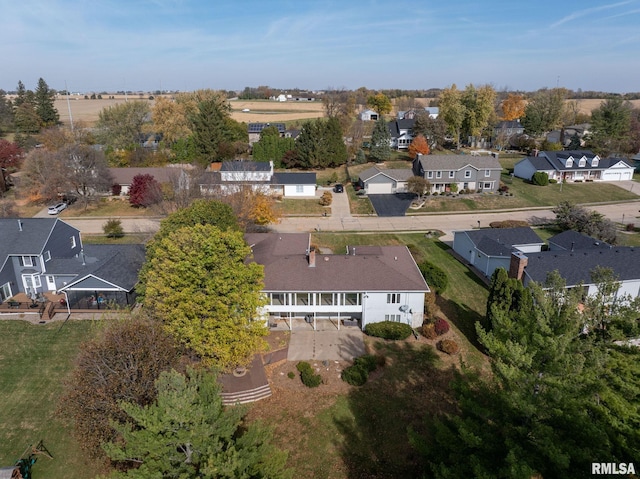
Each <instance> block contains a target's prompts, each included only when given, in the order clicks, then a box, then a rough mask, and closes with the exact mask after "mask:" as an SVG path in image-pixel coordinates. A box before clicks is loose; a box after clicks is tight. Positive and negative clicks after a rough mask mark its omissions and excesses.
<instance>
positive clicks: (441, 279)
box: [418, 261, 449, 294]
mask: <svg viewBox="0 0 640 479" xmlns="http://www.w3.org/2000/svg"><path fill="white" fill-rule="evenodd" d="M418 268H419V269H420V272H421V273H422V276H423V277H424V280H425V281H426V282H427V284H428V285H429V288H430V289H431V290H432V291H435V292H436V293H437V294H442V293H443V292H444V290H445V289H447V286H448V285H449V278H448V276H447V273H446V272H445V271H444V270H443V269H441V268H439V267H438V266H436V265H435V264H433V263H430V262H429V261H422V262H421V263H420V264H419V265H418Z"/></svg>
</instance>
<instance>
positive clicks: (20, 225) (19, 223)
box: [18, 220, 22, 231]
mask: <svg viewBox="0 0 640 479" xmlns="http://www.w3.org/2000/svg"><path fill="white" fill-rule="evenodd" d="M18 229H19V230H20V231H22V221H20V220H18Z"/></svg>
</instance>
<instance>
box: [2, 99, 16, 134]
mask: <svg viewBox="0 0 640 479" xmlns="http://www.w3.org/2000/svg"><path fill="white" fill-rule="evenodd" d="M12 126H13V107H12V105H11V102H10V101H9V99H8V98H7V96H6V92H5V91H4V90H2V89H0V136H2V135H3V134H4V133H5V132H7V131H8V130H9V129H11V127H12Z"/></svg>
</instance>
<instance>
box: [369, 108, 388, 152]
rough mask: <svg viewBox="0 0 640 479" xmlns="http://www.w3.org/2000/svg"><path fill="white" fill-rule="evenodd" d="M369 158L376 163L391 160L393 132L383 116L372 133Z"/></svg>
mask: <svg viewBox="0 0 640 479" xmlns="http://www.w3.org/2000/svg"><path fill="white" fill-rule="evenodd" d="M369 156H370V157H371V158H372V159H373V160H374V161H386V160H388V159H389V158H391V132H389V127H388V126H387V122H386V121H385V120H384V118H382V116H381V117H380V119H378V121H376V124H375V126H374V127H373V132H372V133H371V150H370V151H369Z"/></svg>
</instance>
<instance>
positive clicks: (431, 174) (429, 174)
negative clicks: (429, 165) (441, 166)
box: [427, 171, 433, 179]
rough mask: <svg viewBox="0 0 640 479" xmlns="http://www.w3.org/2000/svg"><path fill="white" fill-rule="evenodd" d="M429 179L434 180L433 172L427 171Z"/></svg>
mask: <svg viewBox="0 0 640 479" xmlns="http://www.w3.org/2000/svg"><path fill="white" fill-rule="evenodd" d="M427 178H429V179H431V178H433V171H427Z"/></svg>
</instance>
